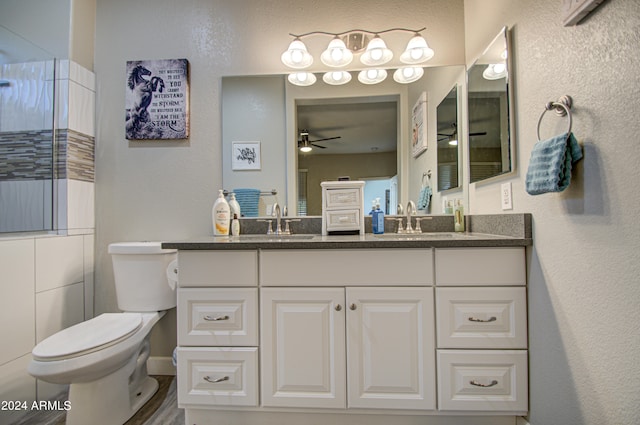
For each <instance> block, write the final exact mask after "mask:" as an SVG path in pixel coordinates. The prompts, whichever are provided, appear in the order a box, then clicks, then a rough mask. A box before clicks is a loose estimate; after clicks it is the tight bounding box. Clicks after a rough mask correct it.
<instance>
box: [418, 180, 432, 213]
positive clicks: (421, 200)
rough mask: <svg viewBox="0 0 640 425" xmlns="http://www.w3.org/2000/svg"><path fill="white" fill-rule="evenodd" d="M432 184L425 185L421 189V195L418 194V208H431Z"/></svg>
mask: <svg viewBox="0 0 640 425" xmlns="http://www.w3.org/2000/svg"><path fill="white" fill-rule="evenodd" d="M431 194H432V191H431V186H425V187H423V188H422V189H420V195H419V196H418V206H417V207H418V209H419V210H426V209H427V208H429V202H431Z"/></svg>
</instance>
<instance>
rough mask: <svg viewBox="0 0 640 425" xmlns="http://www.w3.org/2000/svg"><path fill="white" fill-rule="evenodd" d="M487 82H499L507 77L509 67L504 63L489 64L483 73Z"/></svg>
mask: <svg viewBox="0 0 640 425" xmlns="http://www.w3.org/2000/svg"><path fill="white" fill-rule="evenodd" d="M482 76H483V77H484V79H485V80H499V79H500V78H504V77H506V76H507V66H506V65H505V64H504V63H492V64H489V65H488V66H487V67H486V68H485V70H484V71H483V72H482Z"/></svg>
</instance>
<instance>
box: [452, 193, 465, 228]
mask: <svg viewBox="0 0 640 425" xmlns="http://www.w3.org/2000/svg"><path fill="white" fill-rule="evenodd" d="M453 220H454V221H453V223H454V224H453V230H455V231H456V232H464V208H463V206H462V199H456V200H455V202H454V204H453Z"/></svg>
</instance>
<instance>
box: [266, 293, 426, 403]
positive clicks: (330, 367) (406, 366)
mask: <svg viewBox="0 0 640 425" xmlns="http://www.w3.org/2000/svg"><path fill="white" fill-rule="evenodd" d="M260 295H261V320H260V322H261V325H262V329H261V335H262V341H261V350H262V362H261V371H262V391H261V393H262V397H263V400H262V402H263V405H264V406H280V407H315V408H345V407H348V408H369V409H415V410H424V409H426V410H429V409H435V374H434V367H435V359H434V331H433V329H434V326H433V289H432V288H431V287H428V288H427V287H417V288H407V287H400V288H397V287H394V288H386V287H346V288H343V287H339V288H262V289H261V294H260ZM345 341H346V344H345ZM347 388H348V391H347Z"/></svg>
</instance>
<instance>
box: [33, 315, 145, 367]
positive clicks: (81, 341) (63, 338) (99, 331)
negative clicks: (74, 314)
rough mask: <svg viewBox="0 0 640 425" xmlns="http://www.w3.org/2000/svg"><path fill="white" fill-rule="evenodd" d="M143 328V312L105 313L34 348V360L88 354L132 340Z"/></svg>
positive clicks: (48, 359)
mask: <svg viewBox="0 0 640 425" xmlns="http://www.w3.org/2000/svg"><path fill="white" fill-rule="evenodd" d="M141 327H142V314H140V313H104V314H101V315H100V316H97V317H94V318H93V319H90V320H87V321H86V322H82V323H78V324H77V325H74V326H71V327H69V328H67V329H64V330H62V331H60V332H58V333H56V334H54V335H51V336H50V337H49V338H46V339H45V340H44V341H42V342H40V343H39V344H38V345H36V346H35V348H34V349H33V351H32V354H33V358H34V359H35V360H40V361H54V360H63V359H68V358H73V357H77V356H81V355H84V354H88V353H91V352H94V351H98V350H101V349H103V348H105V347H108V346H111V345H114V344H117V343H119V342H120V341H122V340H125V339H127V338H129V337H130V336H131V335H133V334H134V333H135V332H136V331H138V329H140V328H141Z"/></svg>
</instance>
